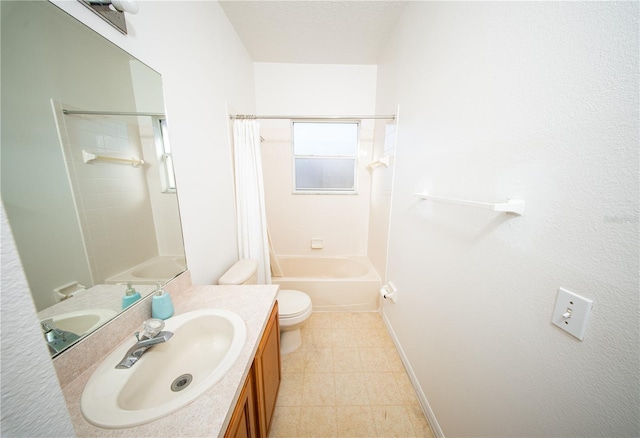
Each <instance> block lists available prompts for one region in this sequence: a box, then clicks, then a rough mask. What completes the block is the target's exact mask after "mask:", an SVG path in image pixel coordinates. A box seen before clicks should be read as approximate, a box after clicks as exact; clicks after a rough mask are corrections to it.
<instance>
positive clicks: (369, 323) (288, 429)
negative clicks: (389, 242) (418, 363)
mask: <svg viewBox="0 0 640 438" xmlns="http://www.w3.org/2000/svg"><path fill="white" fill-rule="evenodd" d="M275 437H402V438H408V437H433V434H432V432H431V429H430V427H429V423H428V422H427V420H426V418H425V416H424V414H423V413H422V410H421V408H420V405H419V404H418V399H417V397H416V394H415V391H414V389H413V387H412V386H411V382H410V381H409V377H408V376H407V373H406V371H405V369H404V367H403V365H402V362H401V361H400V356H399V355H398V352H397V351H396V349H395V346H394V345H393V342H392V340H391V337H390V336H389V333H388V332H387V330H386V328H385V326H384V323H383V322H382V318H381V316H380V314H378V313H369V312H359V313H342V312H341V313H338V312H335V313H332V312H324V313H313V314H312V315H311V317H310V318H309V320H308V321H307V323H306V324H305V326H304V327H303V328H302V346H301V347H300V348H299V349H298V350H296V351H295V352H293V353H290V354H287V355H283V356H282V383H281V385H280V391H279V395H278V401H277V403H276V409H275V412H274V415H273V422H272V426H271V433H270V438H275Z"/></svg>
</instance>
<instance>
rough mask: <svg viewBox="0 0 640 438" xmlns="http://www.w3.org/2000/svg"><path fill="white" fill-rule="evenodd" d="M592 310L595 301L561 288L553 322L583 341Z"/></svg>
mask: <svg viewBox="0 0 640 438" xmlns="http://www.w3.org/2000/svg"><path fill="white" fill-rule="evenodd" d="M592 308H593V301H591V300H589V299H587V298H584V297H581V296H580V295H576V294H574V293H573V292H569V291H568V290H566V289H563V288H559V289H558V296H557V298H556V307H555V309H554V310H553V317H552V318H551V322H553V323H554V324H555V325H557V326H558V327H560V328H561V329H562V330H564V331H566V332H568V333H569V334H571V335H573V336H575V337H576V338H578V339H580V340H581V341H582V340H583V339H584V332H585V330H586V329H587V321H588V320H589V314H590V313H591V309H592Z"/></svg>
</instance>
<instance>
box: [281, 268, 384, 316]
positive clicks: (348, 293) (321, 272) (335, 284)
mask: <svg viewBox="0 0 640 438" xmlns="http://www.w3.org/2000/svg"><path fill="white" fill-rule="evenodd" d="M278 263H279V264H280V268H281V269H282V273H283V276H282V277H272V279H271V281H272V282H273V283H274V284H279V285H280V289H295V290H300V291H302V292H304V293H306V294H307V295H309V297H310V298H311V303H312V305H313V310H314V311H372V310H377V309H378V297H379V296H380V295H379V290H380V286H381V280H380V276H379V275H378V273H377V272H376V270H375V269H374V268H373V265H372V264H371V262H370V261H369V259H368V258H367V257H361V256H341V257H337V256H336V257H317V256H278Z"/></svg>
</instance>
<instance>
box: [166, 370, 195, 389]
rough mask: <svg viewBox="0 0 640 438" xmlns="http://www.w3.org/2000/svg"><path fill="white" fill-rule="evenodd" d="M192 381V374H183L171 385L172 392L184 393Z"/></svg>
mask: <svg viewBox="0 0 640 438" xmlns="http://www.w3.org/2000/svg"><path fill="white" fill-rule="evenodd" d="M192 380H193V376H192V375H191V374H183V375H181V376H180V377H178V378H177V379H176V380H174V381H173V383H172V384H171V390H172V391H173V392H178V391H182V390H183V389H185V388H186V387H187V386H189V384H190V383H191V381H192Z"/></svg>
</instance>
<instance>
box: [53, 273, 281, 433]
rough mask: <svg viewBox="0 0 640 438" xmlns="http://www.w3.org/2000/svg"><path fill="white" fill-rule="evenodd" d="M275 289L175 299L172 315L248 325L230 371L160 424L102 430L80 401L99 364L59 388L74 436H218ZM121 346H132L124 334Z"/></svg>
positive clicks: (194, 293)
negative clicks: (195, 313) (229, 316)
mask: <svg viewBox="0 0 640 438" xmlns="http://www.w3.org/2000/svg"><path fill="white" fill-rule="evenodd" d="M277 290H278V287H277V286H276V285H271V286H264V285H260V286H191V287H190V288H189V289H187V290H186V291H184V292H183V293H181V294H180V295H179V296H177V297H176V298H174V307H175V314H176V315H179V314H181V313H186V312H189V311H192V310H198V309H206V308H216V309H227V310H231V311H233V312H236V313H237V314H238V315H240V317H242V319H243V320H244V321H245V324H246V326H247V340H246V342H245V345H244V347H243V349H242V352H241V353H240V356H239V357H238V359H237V360H236V362H235V364H234V365H233V367H232V368H231V370H230V371H229V372H228V373H227V374H226V375H225V376H224V377H223V379H222V380H220V381H219V382H218V383H217V384H215V385H214V386H213V387H212V388H211V389H209V390H208V391H207V392H205V393H204V394H203V395H201V396H200V397H198V398H196V399H195V400H194V401H193V402H191V403H190V404H188V405H187V406H185V407H183V408H182V409H179V410H178V411H176V412H174V413H172V414H170V415H167V416H166V417H163V418H161V419H159V420H156V421H153V422H151V423H147V424H143V425H141V426H136V427H130V428H126V429H103V428H100V427H95V426H93V425H91V424H90V423H88V422H87V421H86V420H85V419H84V417H83V416H82V412H81V411H80V397H81V395H82V391H83V389H84V387H85V385H86V383H87V381H88V380H89V378H90V377H91V374H92V373H93V371H94V370H95V369H96V368H97V367H98V365H99V364H100V363H101V362H102V361H103V360H104V357H101V358H99V359H97V360H96V362H95V364H93V366H91V367H90V368H89V369H87V370H86V371H85V372H83V373H82V374H80V375H79V376H78V377H76V378H75V379H73V381H71V382H70V383H69V384H68V385H66V386H65V387H64V388H63V392H64V395H65V398H66V400H67V407H68V409H69V414H70V416H71V419H72V421H73V426H74V428H75V432H76V435H77V436H78V437H87V436H114V437H120V436H122V437H159V436H183V437H200V436H207V437H212V436H221V435H222V434H223V433H224V431H225V429H226V427H227V424H228V423H229V420H230V418H231V414H232V413H233V408H234V406H235V404H236V401H237V398H238V396H239V394H240V390H241V389H242V383H244V380H245V378H246V376H247V374H248V372H249V370H250V368H251V364H252V360H253V357H254V355H255V352H256V350H257V348H258V342H259V340H260V338H261V336H262V333H263V331H264V329H265V326H266V323H267V320H268V319H269V315H270V312H271V308H272V307H273V304H274V302H275V299H276V294H277ZM123 342H133V334H132V333H131V334H124V338H123Z"/></svg>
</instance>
